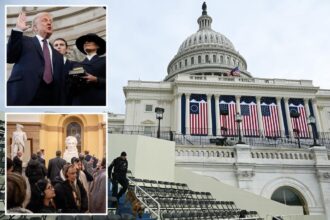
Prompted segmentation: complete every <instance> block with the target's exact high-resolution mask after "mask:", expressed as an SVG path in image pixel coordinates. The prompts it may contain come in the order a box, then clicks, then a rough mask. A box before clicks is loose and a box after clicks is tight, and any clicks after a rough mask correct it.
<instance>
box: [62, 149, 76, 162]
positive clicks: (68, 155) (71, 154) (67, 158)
mask: <svg viewBox="0 0 330 220" xmlns="http://www.w3.org/2000/svg"><path fill="white" fill-rule="evenodd" d="M72 157H76V158H79V155H78V151H69V150H65V151H64V154H63V159H64V160H65V161H66V162H68V163H71V158H72Z"/></svg>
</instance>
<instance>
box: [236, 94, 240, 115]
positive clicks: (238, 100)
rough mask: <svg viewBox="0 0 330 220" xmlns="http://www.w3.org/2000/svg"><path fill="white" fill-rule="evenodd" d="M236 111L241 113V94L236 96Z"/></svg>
mask: <svg viewBox="0 0 330 220" xmlns="http://www.w3.org/2000/svg"><path fill="white" fill-rule="evenodd" d="M236 112H238V113H240V114H241V96H236Z"/></svg>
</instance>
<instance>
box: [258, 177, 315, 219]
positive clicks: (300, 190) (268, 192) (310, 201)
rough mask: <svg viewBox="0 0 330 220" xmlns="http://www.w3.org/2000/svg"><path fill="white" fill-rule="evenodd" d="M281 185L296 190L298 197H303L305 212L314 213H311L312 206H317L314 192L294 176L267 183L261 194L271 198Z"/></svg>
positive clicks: (292, 190)
mask: <svg viewBox="0 0 330 220" xmlns="http://www.w3.org/2000/svg"><path fill="white" fill-rule="evenodd" d="M281 187H285V188H286V189H290V190H291V192H294V193H295V194H296V195H297V196H298V198H299V199H301V203H302V204H301V205H302V206H303V208H304V213H306V214H312V213H310V208H311V207H315V206H316V200H315V198H314V196H313V193H312V192H311V191H310V189H309V188H308V187H307V186H306V185H305V184H303V183H302V182H300V181H298V180H296V179H294V178H291V177H283V178H277V179H273V180H271V181H269V182H268V183H267V184H265V186H264V187H263V189H262V190H261V193H260V194H261V196H263V197H265V198H268V199H271V198H272V196H273V194H274V193H275V191H276V190H278V189H280V188H281Z"/></svg>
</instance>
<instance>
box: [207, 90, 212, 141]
mask: <svg viewBox="0 0 330 220" xmlns="http://www.w3.org/2000/svg"><path fill="white" fill-rule="evenodd" d="M211 98H212V94H207V127H208V132H207V134H208V135H212V108H211V107H212V105H211Z"/></svg>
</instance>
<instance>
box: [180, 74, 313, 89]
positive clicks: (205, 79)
mask: <svg viewBox="0 0 330 220" xmlns="http://www.w3.org/2000/svg"><path fill="white" fill-rule="evenodd" d="M176 78H177V81H192V82H195V81H203V82H224V83H226V82H230V83H231V82H235V83H248V84H257V85H282V86H283V85H284V86H307V87H313V81H312V80H291V79H267V78H243V77H226V76H193V75H189V76H188V75H178V76H176Z"/></svg>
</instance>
